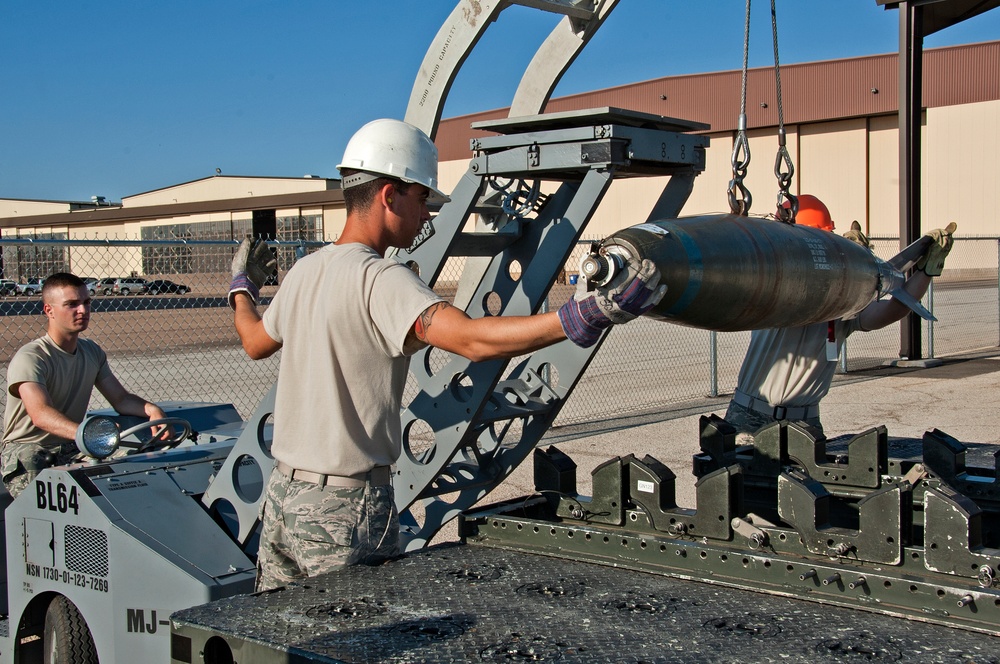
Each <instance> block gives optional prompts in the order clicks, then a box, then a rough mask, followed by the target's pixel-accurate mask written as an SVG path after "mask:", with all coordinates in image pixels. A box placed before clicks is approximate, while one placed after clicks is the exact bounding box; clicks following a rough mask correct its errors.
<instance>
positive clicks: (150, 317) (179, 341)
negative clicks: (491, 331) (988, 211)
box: [0, 236, 1000, 424]
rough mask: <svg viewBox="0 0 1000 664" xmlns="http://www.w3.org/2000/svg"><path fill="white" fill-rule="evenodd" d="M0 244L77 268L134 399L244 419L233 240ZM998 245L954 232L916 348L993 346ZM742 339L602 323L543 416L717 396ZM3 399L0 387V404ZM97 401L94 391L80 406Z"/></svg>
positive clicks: (35, 333)
mask: <svg viewBox="0 0 1000 664" xmlns="http://www.w3.org/2000/svg"><path fill="white" fill-rule="evenodd" d="M2 243H3V244H2V258H3V264H2V266H0V267H2V276H3V277H4V279H7V280H10V281H14V282H18V283H19V284H21V286H24V287H28V286H29V285H30V282H31V280H32V279H35V280H40V279H42V278H44V277H45V276H47V275H49V274H52V273H53V272H59V271H71V272H73V273H75V274H77V275H79V276H81V277H84V278H90V279H91V281H89V283H90V284H91V288H92V292H93V296H94V305H93V313H92V318H91V323H90V328H89V330H88V331H87V333H86V336H88V337H89V338H91V339H93V340H94V341H96V342H97V343H99V344H100V345H101V346H102V347H103V348H104V349H105V351H106V352H107V354H108V357H109V360H110V363H111V366H112V368H113V369H114V371H115V373H116V375H117V376H118V378H119V379H120V380H121V381H122V383H123V384H124V385H125V386H126V388H128V389H129V390H131V391H134V392H136V393H137V394H140V395H142V396H143V397H145V398H147V399H150V400H152V401H158V402H164V401H210V402H224V403H232V404H233V405H234V406H235V407H236V408H237V410H238V411H239V412H240V414H241V415H242V416H243V417H244V418H246V417H248V416H249V415H250V414H251V413H252V412H253V411H254V409H255V408H256V407H257V404H258V403H259V402H260V400H261V399H262V398H263V396H264V395H265V394H266V393H267V391H268V390H269V389H270V387H271V385H272V384H273V382H274V380H275V378H276V377H277V371H278V358H279V356H280V353H279V354H276V355H275V356H273V357H271V358H268V359H266V360H261V361H257V362H255V361H252V360H250V359H249V358H247V357H246V355H245V354H244V352H243V349H242V347H241V346H240V342H239V338H238V337H237V335H236V332H235V330H234V329H233V325H232V313H231V311H230V310H229V308H228V306H227V305H226V294H227V291H228V287H229V264H230V262H231V260H232V256H233V253H234V251H235V249H236V247H237V246H238V245H237V243H236V242H234V241H231V240H202V241H193V240H192V241H173V240H149V239H145V240H127V239H122V240H86V239H83V240H80V239H73V240H70V239H66V238H65V237H54V236H50V237H44V238H43V237H38V236H36V237H34V238H32V239H30V240H29V239H8V238H4V239H3V240H2ZM589 244H590V241H589V240H587V241H581V243H580V244H579V245H578V246H577V247H576V249H575V250H574V252H573V255H572V256H571V257H570V258H569V259H568V261H567V262H566V269H565V270H563V271H562V272H561V273H560V275H559V278H558V280H557V283H556V284H555V285H554V286H553V288H552V289H551V291H550V292H549V298H548V301H547V303H546V307H547V309H548V310H550V311H554V310H556V309H557V308H558V307H559V306H561V305H562V304H563V303H564V302H565V301H566V300H567V299H568V298H569V297H571V296H572V294H573V292H574V291H575V289H576V286H575V285H574V284H573V283H572V282H574V281H575V276H576V274H575V271H576V266H578V265H579V263H580V259H581V258H582V256H583V255H584V253H585V252H586V251H587V250H588V249H589ZM321 246H323V243H321V242H310V241H304V240H302V241H286V242H278V243H275V244H274V245H273V247H274V250H275V251H276V252H277V254H278V258H279V280H280V278H281V276H282V275H283V273H284V271H285V270H286V269H287V268H288V267H290V266H291V265H292V264H293V263H294V261H295V260H296V258H297V257H300V256H303V255H305V254H306V253H308V252H310V251H314V250H315V249H317V248H319V247H321ZM897 247H898V242H897V241H895V240H894V239H893V238H875V239H874V250H875V252H876V254H877V255H879V256H880V257H882V258H889V257H891V256H892V255H893V254H895V253H896V251H897ZM998 251H1000V244H998V239H997V238H973V239H966V238H962V239H959V240H956V242H955V249H954V250H953V251H952V256H951V257H950V258H949V263H950V264H954V265H962V266H977V267H963V268H961V269H949V270H946V271H945V274H944V275H942V277H940V278H939V279H937V280H936V282H937V285H936V287H935V289H934V291H933V292H932V293H929V294H928V297H927V298H925V300H924V303H925V305H926V306H927V307H928V308H929V309H931V310H932V311H934V312H936V314H937V316H938V318H939V321H938V322H937V323H935V324H934V325H933V326H930V325H927V324H925V331H924V335H923V338H924V356H925V357H946V356H950V355H957V354H961V353H967V352H972V351H977V350H983V349H987V348H996V347H997V346H998V345H1000V292H998V284H997V267H996V266H997V255H998ZM463 266H464V261H463V260H462V259H459V258H456V259H451V260H449V262H448V264H447V265H446V266H445V269H444V270H443V271H442V276H441V278H440V279H439V282H438V284H437V285H436V288H437V290H438V291H439V292H440V293H441V294H442V295H444V296H445V297H451V296H453V295H454V292H455V287H456V285H457V282H458V279H459V276H460V274H461V270H462V268H463ZM116 282H117V283H116ZM0 283H6V282H0ZM137 283H139V284H142V283H144V284H145V288H144V290H143V289H142V288H136V286H135V285H136V284H137ZM171 284H173V285H171ZM8 285H9V284H8ZM276 289H277V285H276V284H272V285H267V286H265V287H264V289H263V291H262V293H261V295H262V298H263V302H264V303H265V304H266V303H267V302H268V301H269V299H270V297H271V296H272V295H273V294H274V292H275V291H276ZM17 290H18V292H16V293H12V292H9V291H8V290H3V291H0V320H2V323H0V368H2V372H3V376H4V380H5V383H4V384H6V370H7V365H8V364H9V362H10V359H11V357H12V356H13V354H14V353H15V352H16V351H17V349H18V348H20V347H21V346H22V345H24V344H25V343H27V342H28V341H30V340H32V339H35V338H37V337H40V336H42V335H43V334H44V333H45V319H44V317H43V315H42V307H41V299H40V297H39V296H38V294H37V292H35V291H32V290H31V289H30V288H18V289H17ZM21 291H24V292H21ZM126 291H127V293H126ZM749 339H750V333H749V332H740V333H719V334H715V333H711V332H707V331H704V330H695V329H691V328H685V327H681V326H677V325H667V324H663V323H658V322H655V321H651V320H645V319H641V320H638V321H635V322H633V323H630V324H629V325H628V326H622V327H620V328H616V329H613V330H612V332H611V334H610V336H609V338H608V339H607V341H606V342H605V343H604V345H603V346H602V347H601V349H600V351H598V353H597V355H596V356H595V357H594V360H593V362H592V363H591V365H590V367H589V368H588V370H587V371H586V373H585V374H584V376H583V377H582V378H581V380H580V382H579V383H578V385H577V387H576V389H575V390H574V392H573V395H572V396H571V398H570V399H569V400H568V401H567V403H566V405H565V406H564V408H563V410H562V412H561V413H560V415H559V418H558V419H557V421H556V423H557V424H571V423H581V422H592V421H600V420H603V419H606V418H607V416H608V414H609V413H614V414H616V415H620V414H622V413H628V412H638V411H650V410H656V409H662V408H664V407H667V406H670V405H673V404H680V403H683V402H686V401H691V400H694V399H702V398H704V397H706V396H718V395H720V394H728V393H731V392H732V390H733V388H734V387H735V385H736V377H737V374H738V373H739V367H740V364H741V362H742V360H743V355H744V353H745V352H746V348H747V344H748V343H749ZM898 351H899V325H898V324H896V325H892V326H890V327H888V328H886V329H884V330H880V331H877V332H869V333H865V334H857V335H854V336H852V338H851V339H850V340H849V342H848V345H847V348H846V352H845V354H844V359H843V360H842V369H843V370H845V371H860V370H864V369H870V368H872V367H877V366H880V365H881V364H882V363H883V362H884V361H885V360H887V359H893V358H896V357H897V355H898ZM411 396H412V395H411ZM6 399H7V394H6V390H5V391H4V393H3V396H2V397H0V406H2V405H4V404H5V403H6ZM107 406H108V404H107V403H106V402H105V401H104V399H103V397H102V396H101V395H100V393H99V392H97V391H96V390H95V391H94V395H93V397H92V400H91V408H106V407H107Z"/></svg>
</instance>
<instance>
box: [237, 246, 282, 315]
mask: <svg viewBox="0 0 1000 664" xmlns="http://www.w3.org/2000/svg"><path fill="white" fill-rule="evenodd" d="M277 265H278V260H277V259H276V258H275V257H274V254H272V253H271V250H270V249H268V248H267V243H266V242H264V241H263V240H259V239H254V238H251V237H249V236H248V237H246V238H244V239H243V242H241V243H240V248H239V249H237V250H236V255H235V256H233V265H232V273H233V280H232V281H231V282H229V306H230V308H232V309H234V310H235V309H236V303H235V301H234V296H235V295H236V293H246V294H247V295H249V296H250V299H251V300H253V303H254V306H257V302H258V300H260V289H261V287H262V286H263V285H264V283H265V282H266V281H267V278H268V276H269V275H271V274H274V269H275V267H276V266H277Z"/></svg>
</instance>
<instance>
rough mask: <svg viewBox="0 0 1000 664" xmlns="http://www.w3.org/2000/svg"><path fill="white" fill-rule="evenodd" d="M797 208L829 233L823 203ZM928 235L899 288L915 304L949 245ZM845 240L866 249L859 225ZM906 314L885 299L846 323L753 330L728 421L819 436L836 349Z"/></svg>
mask: <svg viewBox="0 0 1000 664" xmlns="http://www.w3.org/2000/svg"><path fill="white" fill-rule="evenodd" d="M798 204H799V208H798V213H797V214H796V216H795V223H797V224H802V225H804V226H812V227H814V228H821V229H824V230H827V231H831V232H833V230H834V223H833V218H832V217H831V215H830V210H829V209H827V207H826V205H824V204H823V201H821V200H819V199H818V198H816V197H815V196H811V195H809V194H802V195H800V196H798ZM785 207H786V208H787V207H788V203H787V202H786V203H785ZM949 230H951V229H950V228H949ZM927 235H928V236H930V237H931V238H933V240H934V241H933V242H931V243H930V245H929V247H928V249H927V251H926V253H925V254H924V255H923V256H922V257H921V258H920V260H919V261H917V263H916V265H915V266H914V270H913V274H912V275H911V276H910V278H909V279H907V281H906V283H905V284H904V286H903V288H904V289H905V290H906V291H907V292H908V293H909V294H910V295H912V296H913V297H914V298H916V299H917V300H919V299H920V298H922V297H923V296H924V293H926V292H927V288H928V286H929V285H930V282H931V278H932V277H936V276H938V275H940V274H941V270H942V269H943V268H944V260H945V257H946V256H947V255H948V252H949V251H951V247H952V236H951V233H950V232H948V230H942V229H936V230H933V231H930V232H929V233H927ZM844 237H846V238H848V239H850V240H853V241H854V242H857V243H858V244H861V245H863V246H864V247H866V248H868V247H869V243H868V238H867V237H866V236H865V234H864V233H863V232H862V231H861V225H860V224H858V222H857V221H855V222H854V223H853V224H852V225H851V230H849V231H848V232H846V233H844ZM907 312H909V309H908V308H907V307H906V305H904V304H903V303H901V302H898V301H897V300H896V299H895V298H889V299H885V300H877V301H875V302H872V303H871V304H869V305H868V306H867V307H866V308H865V309H863V310H862V311H861V313H859V314H858V315H857V316H856V317H854V318H851V319H850V320H843V319H841V320H834V321H829V322H827V323H816V324H814V325H806V326H804V327H795V328H780V329H768V330H754V331H753V333H752V334H751V337H750V346H749V347H748V348H747V354H746V357H745V358H744V359H743V365H742V366H741V367H740V374H739V378H738V379H737V385H736V389H735V391H734V393H733V398H732V400H731V401H730V402H729V408H728V409H727V410H726V421H728V422H729V423H730V424H733V425H734V426H736V428H737V429H738V430H739V431H740V432H742V433H754V432H756V431H757V430H758V429H760V428H761V427H763V426H765V425H767V424H770V423H772V422H776V421H779V420H793V421H802V422H805V423H806V424H808V425H810V426H812V427H815V428H816V429H817V430H818V431H819V432H820V433H822V432H823V425H822V423H821V422H820V414H819V402H820V400H821V399H822V398H823V397H825V396H826V394H827V392H829V391H830V384H831V383H832V382H833V375H834V373H835V371H836V369H837V357H838V351H839V348H840V345H841V344H842V343H843V341H844V340H845V339H846V338H847V336H848V335H849V334H851V333H852V332H856V331H858V330H860V331H871V330H878V329H881V328H883V327H885V326H887V325H891V324H892V323H895V322H896V321H898V320H900V319H902V318H903V317H904V316H905V315H906V314H907Z"/></svg>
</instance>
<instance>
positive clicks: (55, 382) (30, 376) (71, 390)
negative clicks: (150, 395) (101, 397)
mask: <svg viewBox="0 0 1000 664" xmlns="http://www.w3.org/2000/svg"><path fill="white" fill-rule="evenodd" d="M110 375H111V367H110V366H108V357H107V355H105V353H104V351H103V350H102V349H101V347H100V346H98V345H97V344H96V343H94V342H93V341H90V340H89V339H83V338H80V339H78V340H77V345H76V352H75V353H72V354H70V353H67V352H66V351H64V350H63V349H62V348H60V347H59V346H57V345H56V343H55V342H54V341H52V339H50V338H49V336H48V335H45V336H44V337H42V338H41V339H35V340H34V341H32V342H30V343H27V344H25V345H24V346H22V347H21V348H20V349H19V350H18V351H17V352H16V353H15V354H14V357H13V358H12V359H11V361H10V366H9V367H7V409H6V412H5V416H4V429H3V440H4V442H5V443H38V444H40V445H45V446H47V447H58V446H60V445H62V444H63V443H65V442H67V441H66V440H65V439H63V438H60V437H58V436H54V435H52V434H50V433H48V432H47V431H43V430H42V429H39V428H38V427H36V426H35V425H34V424H33V423H32V421H31V418H30V417H29V416H28V411H26V410H25V409H24V403H23V402H22V401H21V397H20V395H19V394H18V387H19V386H20V385H21V383H25V382H32V383H40V384H42V385H44V386H45V389H46V390H47V391H48V393H49V398H50V399H51V400H52V405H53V406H54V407H55V408H56V410H58V411H59V412H60V413H62V414H63V415H65V416H66V417H68V418H69V419H71V420H73V421H74V422H82V421H83V418H84V416H85V415H86V414H87V405H88V404H89V403H90V394H91V392H92V391H93V389H94V385H95V384H96V383H97V382H98V381H100V380H103V379H104V378H105V377H107V376H110Z"/></svg>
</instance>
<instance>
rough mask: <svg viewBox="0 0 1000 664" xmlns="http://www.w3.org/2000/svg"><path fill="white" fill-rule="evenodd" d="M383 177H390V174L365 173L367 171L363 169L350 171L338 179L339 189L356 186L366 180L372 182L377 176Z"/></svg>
mask: <svg viewBox="0 0 1000 664" xmlns="http://www.w3.org/2000/svg"><path fill="white" fill-rule="evenodd" d="M385 177H390V176H388V175H379V174H378V173H367V172H364V171H360V172H358V173H352V174H351V175H345V176H344V177H343V178H341V180H340V188H341V189H350V188H352V187H357V186H359V185H362V184H366V183H368V182H374V181H375V180H378V179H379V178H385ZM391 179H395V178H391Z"/></svg>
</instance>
